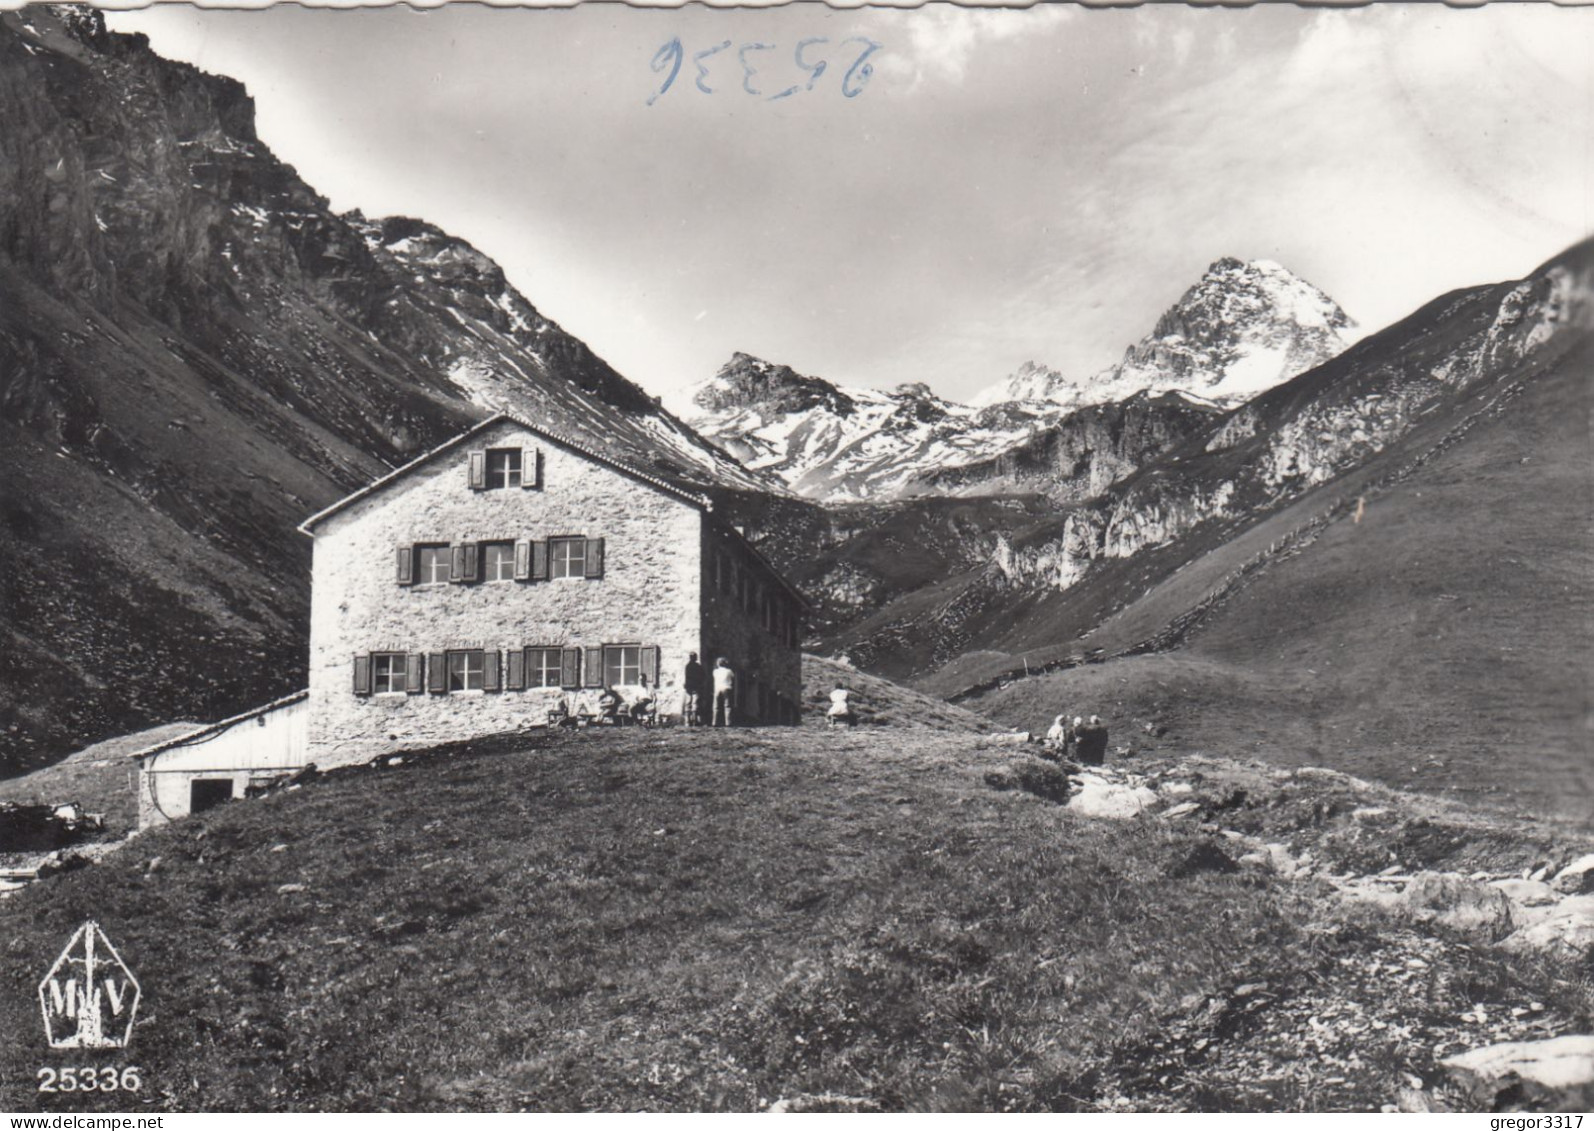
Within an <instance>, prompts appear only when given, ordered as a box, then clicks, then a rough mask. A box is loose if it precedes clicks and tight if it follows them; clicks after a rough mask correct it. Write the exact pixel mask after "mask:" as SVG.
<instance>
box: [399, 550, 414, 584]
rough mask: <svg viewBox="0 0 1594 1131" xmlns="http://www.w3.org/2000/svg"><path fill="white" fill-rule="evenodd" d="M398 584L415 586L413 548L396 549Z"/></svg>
mask: <svg viewBox="0 0 1594 1131" xmlns="http://www.w3.org/2000/svg"><path fill="white" fill-rule="evenodd" d="M398 583H399V584H400V585H414V584H415V547H413V546H400V547H399V548H398Z"/></svg>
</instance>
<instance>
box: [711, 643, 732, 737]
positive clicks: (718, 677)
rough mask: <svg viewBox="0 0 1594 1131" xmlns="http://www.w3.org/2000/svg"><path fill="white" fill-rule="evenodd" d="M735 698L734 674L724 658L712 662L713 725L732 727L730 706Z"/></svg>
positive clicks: (729, 663) (728, 662)
mask: <svg viewBox="0 0 1594 1131" xmlns="http://www.w3.org/2000/svg"><path fill="white" fill-rule="evenodd" d="M735 698H736V673H735V672H734V671H732V670H731V662H730V661H729V660H727V659H726V658H725V657H724V656H721V657H720V658H719V659H718V660H715V661H714V725H715V726H717V727H728V726H734V725H735V724H734V723H732V722H731V704H732V702H733V701H734V700H735Z"/></svg>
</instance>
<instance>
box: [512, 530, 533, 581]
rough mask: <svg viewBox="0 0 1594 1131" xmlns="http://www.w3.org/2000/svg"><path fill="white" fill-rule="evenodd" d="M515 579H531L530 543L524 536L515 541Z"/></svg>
mask: <svg viewBox="0 0 1594 1131" xmlns="http://www.w3.org/2000/svg"><path fill="white" fill-rule="evenodd" d="M515 580H516V581H530V580H531V543H530V542H528V541H526V539H524V538H522V539H520V540H519V541H517V542H516V543H515Z"/></svg>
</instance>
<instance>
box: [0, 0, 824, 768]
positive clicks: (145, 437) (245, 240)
mask: <svg viewBox="0 0 1594 1131" xmlns="http://www.w3.org/2000/svg"><path fill="white" fill-rule="evenodd" d="M0 121H3V122H4V123H5V128H4V129H0V474H3V475H4V476H5V482H6V483H7V485H8V489H7V490H6V492H5V495H4V499H3V501H0V509H3V513H0V521H3V523H4V524H5V529H6V531H7V536H6V538H5V539H3V540H0V574H3V575H4V576H5V578H6V582H5V585H4V591H3V598H4V600H3V606H0V625H3V627H4V630H5V632H6V633H7V636H8V646H7V648H6V649H5V650H4V654H3V656H4V658H3V659H0V772H4V771H5V770H7V769H14V768H16V767H17V766H19V765H23V764H30V763H35V762H38V761H41V760H46V759H48V758H49V757H51V756H54V755H57V754H59V753H63V752H65V750H67V749H70V748H71V747H72V746H73V745H75V744H78V743H80V742H81V741H84V740H86V739H90V738H95V737H99V736H102V735H105V734H107V733H112V732H115V731H118V730H122V729H127V728H129V727H131V726H134V725H137V724H141V723H146V722H151V721H157V720H166V719H169V718H172V717H176V716H182V715H198V716H212V717H213V716H216V715H218V714H221V713H224V712H227V711H230V710H233V709H238V708H242V707H246V706H249V705H253V704H255V703H258V702H261V701H264V700H267V699H270V698H272V697H273V696H275V695H278V694H281V693H283V692H285V691H287V690H290V689H292V688H294V687H296V686H299V685H300V683H301V680H302V672H303V664H304V657H303V650H304V623H305V619H306V611H307V601H308V593H309V586H308V580H309V579H308V570H307V567H308V560H309V553H308V550H309V547H308V543H307V542H306V541H305V540H304V539H302V538H301V537H299V536H297V535H296V534H294V533H293V529H294V526H295V524H296V523H297V522H298V521H300V520H301V519H303V518H304V517H305V516H306V515H308V514H310V513H312V512H313V511H315V510H316V509H318V508H320V507H322V506H324V505H326V504H327V503H329V502H331V501H332V500H334V499H336V498H338V497H339V496H340V495H342V494H343V493H345V492H346V491H348V490H350V489H353V488H355V487H357V486H359V485H361V484H363V483H365V482H367V481H368V480H369V479H371V478H373V477H375V476H377V475H379V474H381V473H382V472H384V471H385V470H387V469H388V468H389V467H391V466H393V465H395V464H398V463H401V462H404V461H405V460H408V459H410V458H413V457H414V456H415V455H417V454H419V453H420V452H422V451H424V450H426V449H427V448H429V447H432V446H434V445H436V444H437V443H440V442H441V441H443V440H444V439H447V438H448V437H450V436H452V435H454V434H456V433H457V432H458V431H460V430H461V429H463V428H464V427H466V426H467V425H468V424H470V423H472V422H473V421H475V420H477V419H480V418H481V417H482V416H483V415H485V414H486V413H487V412H488V411H489V410H490V409H494V408H499V407H507V408H511V409H514V410H517V411H520V412H522V413H525V414H526V415H528V416H530V417H532V418H533V419H536V420H538V421H539V422H541V423H543V424H544V425H545V426H547V427H550V428H553V429H554V430H556V431H559V432H563V433H566V434H569V435H572V436H575V437H578V438H580V439H581V440H583V441H584V442H586V443H588V444H591V445H593V446H595V447H597V448H599V449H601V450H606V451H608V452H610V453H611V454H613V455H615V456H616V457H618V458H621V459H624V460H627V461H629V462H632V463H637V464H641V465H643V466H645V467H646V468H648V469H650V470H651V471H653V472H654V473H655V474H658V475H661V476H663V477H665V478H670V479H675V480H677V481H679V482H682V483H684V484H687V485H690V486H693V487H695V488H697V489H701V490H708V491H710V492H713V493H715V494H716V495H718V496H720V497H721V498H723V499H724V500H725V505H726V508H727V510H729V511H732V512H733V513H734V512H736V511H737V510H738V509H740V510H741V511H744V512H747V513H754V514H761V513H763V509H764V508H763V506H762V503H763V501H764V500H767V499H768V498H769V497H770V495H769V492H770V491H773V492H775V493H776V494H778V493H780V491H781V490H782V489H781V488H780V487H779V485H778V484H771V483H769V482H768V481H766V480H763V479H762V478H761V477H759V476H758V475H756V474H754V473H750V472H748V471H746V470H745V469H743V468H742V467H740V466H739V465H737V464H736V463H735V462H734V461H732V460H730V459H728V458H727V457H726V456H725V455H724V454H723V453H722V452H720V451H719V450H718V449H716V448H714V447H713V446H712V445H710V444H707V443H705V442H704V441H703V440H702V439H701V438H700V437H698V436H697V435H696V434H695V433H693V432H692V431H691V429H689V428H687V427H685V426H684V425H682V424H681V423H680V422H679V421H677V420H676V419H675V418H674V417H672V416H671V415H669V414H668V413H667V412H665V411H663V410H662V409H661V408H660V407H659V406H658V405H657V403H656V402H655V401H654V399H653V398H652V397H650V396H649V395H648V394H646V393H645V392H643V391H642V390H641V389H639V388H638V387H637V386H635V385H633V384H632V383H631V382H629V381H627V380H626V379H625V378H623V377H621V376H620V375H619V374H618V373H616V372H615V371H614V370H613V369H611V368H610V367H609V366H608V365H607V364H605V363H604V362H603V361H602V359H600V358H598V357H597V356H595V355H594V354H593V353H592V351H591V350H589V349H588V348H587V347H586V346H585V345H584V344H583V343H582V342H580V341H579V340H577V339H575V338H574V337H572V336H570V335H569V334H567V333H565V332H564V331H563V330H562V329H560V327H559V326H557V325H556V324H554V323H553V322H551V321H549V320H548V319H546V318H544V317H543V316H542V315H540V314H539V313H538V312H537V310H536V309H535V308H534V307H533V306H532V305H531V304H530V303H528V302H527V301H526V300H525V299H524V298H523V297H522V296H521V295H519V294H518V293H517V292H516V291H515V290H514V289H513V288H512V287H510V286H509V285H508V284H507V282H506V281H505V279H504V276H503V273H502V272H501V271H500V270H499V268H498V267H497V265H496V264H494V263H493V262H492V260H491V259H489V258H488V257H487V256H485V255H483V254H481V253H480V252H479V251H477V250H476V249H474V248H472V247H470V246H469V245H468V244H466V243H464V242H463V241H461V240H458V239H455V238H453V237H450V236H448V235H447V234H446V233H443V232H441V231H439V230H437V229H436V228H434V227H432V226H430V225H428V224H425V223H423V222H421V221H417V220H409V219H402V218H395V219H388V220H380V221H377V220H369V219H367V218H365V217H363V216H361V215H359V214H358V213H353V214H349V215H342V216H340V215H336V214H334V213H333V212H331V211H330V209H329V208H328V206H327V202H326V201H325V200H324V199H323V198H322V197H321V196H320V195H318V194H317V193H316V192H315V191H314V190H313V189H312V188H311V187H310V186H308V185H306V184H305V183H304V182H303V181H302V180H301V179H300V178H299V177H298V175H297V174H296V173H295V172H294V170H293V169H292V168H290V167H288V166H286V165H284V164H282V163H281V162H280V161H278V160H277V159H276V158H275V157H273V156H272V154H271V152H270V150H269V149H268V148H267V147H266V146H265V145H264V144H263V143H262V142H261V141H260V139H259V138H258V137H257V136H256V135H255V131H254V109H253V104H252V102H251V100H250V98H249V96H248V94H247V93H246V92H245V90H244V88H243V87H242V86H241V85H240V84H239V83H237V82H235V81H233V80H231V79H227V78H222V77H219V76H212V75H207V74H204V73H202V72H200V71H198V70H196V69H194V68H193V67H190V66H187V65H184V64H179V63H174V62H170V61H167V60H164V59H161V58H159V57H158V56H156V55H155V54H154V53H153V52H151V51H150V49H149V47H148V44H147V42H146V41H145V40H144V38H143V37H142V36H121V35H110V34H107V32H106V30H105V27H104V23H103V20H102V18H101V17H100V16H99V14H98V13H95V12H92V11H89V10H86V9H74V8H69V7H61V6H48V7H29V8H25V9H22V10H20V11H14V12H7V13H4V14H0ZM749 498H751V499H755V500H758V502H757V503H755V504H754V505H751V506H747V505H743V503H742V500H745V499H749ZM799 509H800V508H799ZM789 512H790V508H787V509H786V510H783V511H780V516H781V517H782V519H783V521H786V522H787V524H788V525H790V522H791V521H793V520H792V515H791V513H789ZM798 517H799V518H800V517H801V516H800V515H799V516H798ZM791 540H792V541H797V540H798V537H797V536H796V535H793V536H792V537H791Z"/></svg>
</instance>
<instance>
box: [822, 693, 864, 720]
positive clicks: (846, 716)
mask: <svg viewBox="0 0 1594 1131" xmlns="http://www.w3.org/2000/svg"><path fill="white" fill-rule="evenodd" d="M851 694H852V692H850V691H848V690H847V689H846V688H845V687H838V688H836V689H835V690H834V691H832V692H831V693H830V709H829V710H828V711H826V712H825V723H826V725H828V726H832V727H833V726H835V725H836V724H837V723H846V724H847V725H848V726H857V725H858V716H857V715H855V714H853V713H852V706H851V704H849V703H848V702H847V696H848V695H851Z"/></svg>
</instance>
